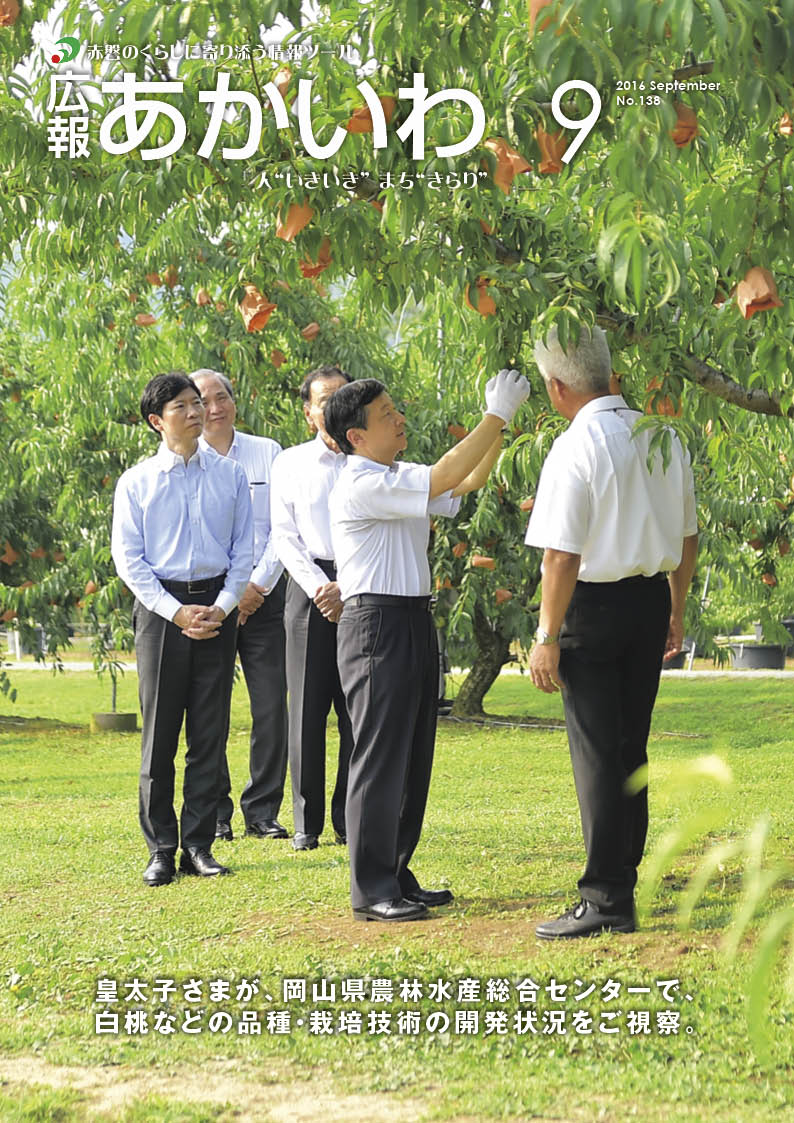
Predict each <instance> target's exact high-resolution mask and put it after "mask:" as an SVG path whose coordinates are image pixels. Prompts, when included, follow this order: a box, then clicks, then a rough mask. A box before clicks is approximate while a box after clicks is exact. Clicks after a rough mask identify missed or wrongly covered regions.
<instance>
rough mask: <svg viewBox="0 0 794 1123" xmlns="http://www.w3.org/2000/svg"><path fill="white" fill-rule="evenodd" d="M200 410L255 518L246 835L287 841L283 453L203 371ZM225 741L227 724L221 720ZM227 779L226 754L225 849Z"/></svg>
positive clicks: (243, 802)
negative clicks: (278, 532) (276, 539)
mask: <svg viewBox="0 0 794 1123" xmlns="http://www.w3.org/2000/svg"><path fill="white" fill-rule="evenodd" d="M191 377H192V378H193V380H194V381H195V383H196V385H197V386H198V388H199V391H200V393H201V400H202V402H203V404H204V432H203V435H202V437H201V441H200V442H199V443H200V444H201V445H202V446H206V445H209V446H211V447H212V448H214V449H215V451H216V452H217V453H218V454H219V455H220V456H228V457H230V459H232V460H236V461H237V463H238V464H239V465H240V467H241V468H242V470H243V471H244V472H245V476H246V479H247V480H248V487H249V490H250V493H251V504H252V507H253V513H254V568H253V570H252V572H251V575H250V577H249V579H248V584H247V585H246V587H245V590H244V591H243V594H242V596H241V597H240V604H239V607H238V617H237V618H238V622H239V625H240V626H239V628H238V629H237V654H238V655H239V657H240V663H241V665H242V668H243V674H244V675H245V684H246V686H247V687H248V700H249V703H250V709H251V737H250V751H249V754H248V763H249V779H248V783H247V784H246V785H245V787H244V789H243V791H242V794H241V796H240V810H241V811H242V813H243V818H244V820H245V833H246V834H247V835H254V836H255V837H257V838H268V839H277V838H286V837H287V832H286V830H285V829H284V827H282V825H281V823H279V821H278V813H279V808H280V807H281V800H282V799H283V797H284V777H285V774H286V770H287V680H286V671H285V661H284V587H285V585H286V581H285V580H283V573H284V566H283V565H282V564H281V562H280V561H279V559H278V556H277V555H276V551H275V548H274V546H273V535H272V534H271V529H270V475H271V471H272V468H273V461H274V460H275V459H276V457H277V456H278V454H279V453H280V452H281V445H280V444H278V442H276V441H273V440H271V439H270V438H269V437H257V436H254V435H253V434H251V433H241V432H240V431H239V430H238V429H237V428H236V427H235V420H236V418H237V406H236V404H235V399H234V389H233V387H232V384H231V382H230V381H229V379H228V378H227V377H226V375H225V374H222V373H221V372H220V371H217V370H209V369H208V368H206V367H204V368H202V369H201V370H196V371H193V374H192V375H191ZM227 737H228V717H227ZM231 789H232V783H231V777H230V775H229V764H228V761H227V758H226V752H225V749H224V752H223V754H222V757H221V769H220V775H219V779H218V809H217V820H216V823H215V837H216V838H220V839H226V840H228V841H231V839H232V838H233V832H232V824H231V818H232V814H233V812H234V803H233V802H232V798H231Z"/></svg>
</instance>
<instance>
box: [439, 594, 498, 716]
mask: <svg viewBox="0 0 794 1123" xmlns="http://www.w3.org/2000/svg"><path fill="white" fill-rule="evenodd" d="M474 638H475V642H476V644H477V654H476V655H475V656H474V662H473V663H472V666H471V670H470V671H469V673H468V674H467V675H466V678H465V679H464V680H463V685H462V686H461V688H460V690H459V691H458V695H457V697H456V699H455V701H454V702H453V704H452V711H451V712H452V716H453V717H482V716H483V714H484V711H483V708H482V702H483V698H484V697H485V695H486V694H487V693H488V691H489V690H490V689H491V687H492V686H493V684H494V683H495V682H496V680H497V678H498V677H499V672H500V671H501V669H502V667H503V666H504V665H505V663H507V662H508V661H509V659H510V640H509V639H508V638H507V637H506V636H504V635H502V633H501V632H500V631H499V630H498V629H493V628H492V627H491V625H490V624H489V623H488V619H487V617H486V615H485V613H484V612H483V610H482V609H481V608H480V607H479V605H476V606H475V608H474Z"/></svg>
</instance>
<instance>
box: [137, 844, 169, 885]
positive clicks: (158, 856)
mask: <svg viewBox="0 0 794 1123" xmlns="http://www.w3.org/2000/svg"><path fill="white" fill-rule="evenodd" d="M175 872H176V870H175V869H174V855H173V854H172V852H171V851H170V850H155V852H154V854H152V856H151V858H150V859H149V864H148V866H147V867H146V869H145V870H144V871H143V881H144V884H145V885H150V886H152V887H154V886H155V885H170V883H171V882H172V881H173V880H174V874H175Z"/></svg>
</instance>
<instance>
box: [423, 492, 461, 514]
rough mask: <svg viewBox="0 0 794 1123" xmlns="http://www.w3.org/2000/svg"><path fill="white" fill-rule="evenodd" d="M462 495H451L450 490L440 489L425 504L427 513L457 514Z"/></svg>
mask: <svg viewBox="0 0 794 1123" xmlns="http://www.w3.org/2000/svg"><path fill="white" fill-rule="evenodd" d="M462 498H463V496H462V495H453V494H452V492H451V491H442V493H441V495H437V496H436V497H435V499H431V500H430V502H429V503H428V505H427V513H428V515H457V513H458V511H459V510H460V503H461V499H462Z"/></svg>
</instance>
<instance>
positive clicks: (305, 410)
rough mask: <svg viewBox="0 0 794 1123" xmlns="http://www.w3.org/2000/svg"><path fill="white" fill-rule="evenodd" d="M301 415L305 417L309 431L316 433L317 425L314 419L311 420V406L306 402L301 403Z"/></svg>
mask: <svg viewBox="0 0 794 1123" xmlns="http://www.w3.org/2000/svg"><path fill="white" fill-rule="evenodd" d="M303 416H304V417H305V418H306V424H307V425H308V426H309V432H310V433H316V432H317V426H316V425H315V423H314V421H313V420H312V411H311V406H310V405H309V403H308V402H304V403H303Z"/></svg>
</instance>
